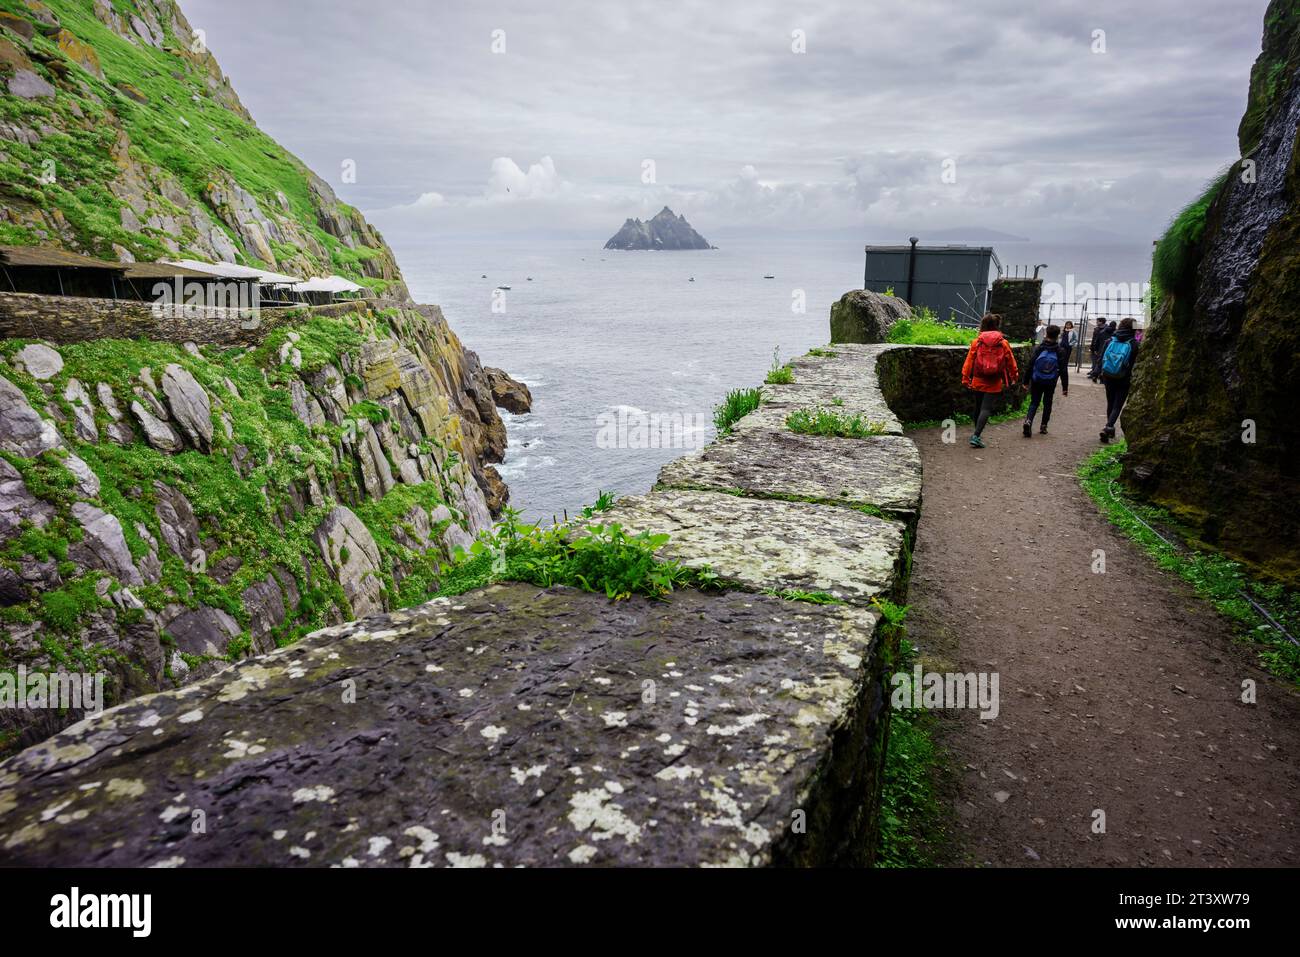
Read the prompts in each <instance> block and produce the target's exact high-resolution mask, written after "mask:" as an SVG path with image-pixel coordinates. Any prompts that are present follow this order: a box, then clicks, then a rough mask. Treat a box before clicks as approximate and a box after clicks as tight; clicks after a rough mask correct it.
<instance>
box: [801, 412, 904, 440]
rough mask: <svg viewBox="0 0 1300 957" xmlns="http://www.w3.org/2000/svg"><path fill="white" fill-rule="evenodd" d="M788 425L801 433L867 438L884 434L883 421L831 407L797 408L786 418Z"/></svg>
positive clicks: (845, 437)
mask: <svg viewBox="0 0 1300 957" xmlns="http://www.w3.org/2000/svg"><path fill="white" fill-rule="evenodd" d="M785 424H786V427H787V428H789V429H790V431H791V432H798V433H799V434H800V435H826V436H837V437H839V438H844V439H865V438H867V437H869V436H872V435H884V433H885V426H884V424H883V423H881V422H871V421H869V420H868V419H866V418H865V417H864V416H863V415H861V414H860V413H855V414H853V415H847V414H844V413H841V412H832V411H830V410H829V409H796V410H795V411H793V412H791V413H790V414H789V415H788V416H786V419H785Z"/></svg>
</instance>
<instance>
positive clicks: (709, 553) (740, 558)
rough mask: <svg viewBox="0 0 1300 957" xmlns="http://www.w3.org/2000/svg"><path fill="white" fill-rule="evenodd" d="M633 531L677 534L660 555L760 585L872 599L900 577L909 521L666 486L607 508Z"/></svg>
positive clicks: (891, 590)
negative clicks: (661, 489) (903, 521)
mask: <svg viewBox="0 0 1300 957" xmlns="http://www.w3.org/2000/svg"><path fill="white" fill-rule="evenodd" d="M605 517H606V519H607V520H608V521H610V522H618V523H619V524H621V525H622V526H623V527H624V528H625V529H626V530H627V531H628V532H629V533H637V532H651V533H654V534H665V535H669V536H671V540H670V541H669V542H668V544H666V545H665V546H664V547H663V548H662V549H661V550H660V551H659V553H658V554H659V557H661V558H664V559H671V560H673V561H678V562H681V563H682V564H683V565H687V566H690V567H693V568H698V567H702V566H705V565H707V566H709V567H710V568H711V569H712V570H713V571H714V573H716V574H717V575H719V576H721V577H722V578H723V579H724V580H726V581H729V582H737V583H740V584H741V585H742V587H745V588H752V589H754V590H756V591H761V590H764V589H776V590H777V591H785V590H797V591H815V592H828V593H829V594H831V595H834V596H835V597H836V598H839V599H842V600H845V601H853V602H868V601H870V599H871V598H872V597H874V596H877V595H879V596H881V597H890V596H891V595H893V594H894V589H895V587H897V586H899V585H900V584H901V583H900V580H899V579H900V575H899V570H900V562H901V561H902V557H901V556H902V554H903V550H904V544H903V543H904V535H905V532H906V528H905V526H904V525H903V524H902V523H901V522H894V521H887V520H885V519H880V518H877V517H875V516H874V515H866V514H864V513H862V512H857V511H854V510H853V509H846V508H836V507H834V506H830V505H810V504H807V503H804V502H783V501H776V500H770V499H754V498H742V497H740V496H738V495H727V494H725V493H720V492H690V491H674V490H664V491H658V492H651V493H650V494H649V495H639V496H633V497H629V498H624V499H620V500H619V502H618V504H617V505H615V506H614V508H613V509H612V510H611V511H609V512H607V513H605Z"/></svg>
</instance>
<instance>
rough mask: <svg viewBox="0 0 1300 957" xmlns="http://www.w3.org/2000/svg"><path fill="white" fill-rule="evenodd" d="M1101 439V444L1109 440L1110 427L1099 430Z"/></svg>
mask: <svg viewBox="0 0 1300 957" xmlns="http://www.w3.org/2000/svg"><path fill="white" fill-rule="evenodd" d="M1101 441H1102V444H1103V445H1104V444H1106V443H1107V442H1109V441H1110V429H1102V430H1101Z"/></svg>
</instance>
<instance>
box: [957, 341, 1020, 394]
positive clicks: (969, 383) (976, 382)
mask: <svg viewBox="0 0 1300 957" xmlns="http://www.w3.org/2000/svg"><path fill="white" fill-rule="evenodd" d="M981 343H983V344H984V348H986V349H995V350H997V352H998V355H999V357H1000V359H1001V362H1000V365H999V369H998V374H997V375H996V376H980V375H976V374H975V351H976V350H977V349H979V348H980V344H981ZM1019 376H1020V369H1019V368H1018V367H1017V366H1016V354H1015V353H1014V352H1012V351H1011V343H1009V342H1007V337H1006V336H1004V335H1003V334H1002V333H1000V332H998V331H997V330H996V329H989V330H988V331H986V332H981V333H980V334H979V335H978V336H976V337H975V341H974V342H972V343H971V344H970V349H969V350H967V352H966V361H965V362H964V363H963V364H962V367H961V384H962V385H964V386H965V387H966V388H968V389H974V390H975V391H976V392H1001V391H1002V390H1003V389H1004V388H1006V387H1007V386H1008V385H1010V384H1011V383H1012V382H1015V381H1016V379H1017V378H1019Z"/></svg>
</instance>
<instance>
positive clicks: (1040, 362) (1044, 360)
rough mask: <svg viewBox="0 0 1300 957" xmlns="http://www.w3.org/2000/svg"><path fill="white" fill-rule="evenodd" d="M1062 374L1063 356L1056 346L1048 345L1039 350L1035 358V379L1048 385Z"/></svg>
mask: <svg viewBox="0 0 1300 957" xmlns="http://www.w3.org/2000/svg"><path fill="white" fill-rule="evenodd" d="M1060 374H1061V356H1060V354H1059V353H1058V352H1057V349H1056V347H1054V346H1048V347H1047V348H1046V349H1043V350H1041V351H1039V353H1038V358H1037V359H1035V360H1034V381H1035V382H1038V383H1042V384H1043V385H1046V384H1047V383H1049V382H1055V381H1056V378H1057V376H1059V375H1060Z"/></svg>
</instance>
